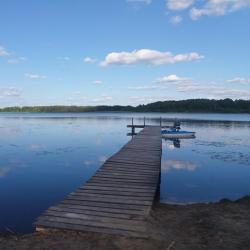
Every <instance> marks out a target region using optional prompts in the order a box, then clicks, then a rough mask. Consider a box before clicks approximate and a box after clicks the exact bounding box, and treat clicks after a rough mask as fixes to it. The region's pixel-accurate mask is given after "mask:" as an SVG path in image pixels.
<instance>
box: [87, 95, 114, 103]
mask: <svg viewBox="0 0 250 250" xmlns="http://www.w3.org/2000/svg"><path fill="white" fill-rule="evenodd" d="M112 100H113V97H112V96H107V95H102V96H101V97H98V98H94V99H92V100H91V102H93V103H106V102H110V101H112Z"/></svg>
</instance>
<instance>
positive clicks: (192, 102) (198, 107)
mask: <svg viewBox="0 0 250 250" xmlns="http://www.w3.org/2000/svg"><path fill="white" fill-rule="evenodd" d="M101 111H106V112H107V111H128V112H129V111H132V112H190V113H191V112H195V113H198V112H207V113H250V100H232V99H229V98H227V99H222V100H213V99H212V100H210V99H189V100H181V101H159V102H154V103H149V104H145V105H138V106H136V107H133V106H119V105H115V106H106V105H102V106H27V107H25V106H24V107H5V108H2V109H0V112H49V113H53V112H75V113H80V112H101Z"/></svg>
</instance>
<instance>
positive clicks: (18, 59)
mask: <svg viewBox="0 0 250 250" xmlns="http://www.w3.org/2000/svg"><path fill="white" fill-rule="evenodd" d="M26 60H27V58H25V57H19V58H11V59H8V60H7V63H8V64H18V63H20V62H24V61H26Z"/></svg>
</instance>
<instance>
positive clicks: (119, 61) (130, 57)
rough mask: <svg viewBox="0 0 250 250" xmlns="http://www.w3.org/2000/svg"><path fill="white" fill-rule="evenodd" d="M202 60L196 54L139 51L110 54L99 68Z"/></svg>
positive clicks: (200, 56)
mask: <svg viewBox="0 0 250 250" xmlns="http://www.w3.org/2000/svg"><path fill="white" fill-rule="evenodd" d="M202 58H204V57H203V56H202V55H200V54H198V53H197V52H191V53H186V54H177V55H173V54H172V53H171V52H161V51H157V50H150V49H141V50H134V51H132V52H126V51H123V52H112V53H109V54H108V55H107V56H106V58H105V60H104V61H102V62H101V64H100V65H101V66H108V65H133V64H148V65H150V64H151V65H162V64H174V63H179V62H190V61H197V60H200V59H202Z"/></svg>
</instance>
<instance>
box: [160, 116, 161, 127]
mask: <svg viewBox="0 0 250 250" xmlns="http://www.w3.org/2000/svg"><path fill="white" fill-rule="evenodd" d="M160 127H161V117H160Z"/></svg>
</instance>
